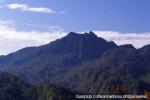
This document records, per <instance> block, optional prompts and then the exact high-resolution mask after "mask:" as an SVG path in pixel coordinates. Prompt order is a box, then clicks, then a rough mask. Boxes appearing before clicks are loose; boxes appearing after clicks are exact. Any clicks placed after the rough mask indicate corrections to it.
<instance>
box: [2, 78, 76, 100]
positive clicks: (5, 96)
mask: <svg viewBox="0 0 150 100" xmlns="http://www.w3.org/2000/svg"><path fill="white" fill-rule="evenodd" d="M0 100H75V92H72V91H70V90H68V89H65V88H62V87H60V86H57V85H53V84H44V85H41V86H33V85H31V84H28V83H26V82H24V81H22V80H20V79H19V78H17V77H15V76H12V75H9V76H2V77H0Z"/></svg>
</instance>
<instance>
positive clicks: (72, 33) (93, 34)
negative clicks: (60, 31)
mask: <svg viewBox="0 0 150 100" xmlns="http://www.w3.org/2000/svg"><path fill="white" fill-rule="evenodd" d="M67 36H68V37H74V36H88V37H97V35H96V34H95V33H94V32H92V31H89V32H85V33H83V34H81V33H76V32H70V33H68V35H67Z"/></svg>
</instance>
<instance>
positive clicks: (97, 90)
mask: <svg viewBox="0 0 150 100" xmlns="http://www.w3.org/2000/svg"><path fill="white" fill-rule="evenodd" d="M0 71H1V72H6V73H10V74H13V75H14V76H17V77H20V78H21V79H22V80H23V81H25V82H27V83H30V84H32V85H34V86H35V85H42V84H45V83H47V82H49V83H52V84H57V85H59V86H62V87H65V88H69V89H71V90H72V91H81V92H85V93H92V94H105V93H107V92H109V91H111V90H112V89H114V88H115V87H116V86H118V85H122V86H124V87H125V88H126V89H127V90H128V93H130V94H141V93H144V91H150V45H147V46H144V47H142V48H140V49H136V48H134V47H133V46H132V45H131V44H126V45H122V46H117V45H116V44H115V43H114V42H112V41H111V42H108V41H106V40H105V39H103V38H100V37H97V36H96V35H95V34H94V33H93V32H92V31H91V32H89V33H84V34H78V33H74V32H70V33H69V34H68V35H67V36H65V37H63V38H62V39H58V40H56V41H53V42H50V43H49V44H46V45H43V46H39V47H28V48H24V49H21V50H19V51H17V52H14V53H11V54H9V55H7V56H0Z"/></svg>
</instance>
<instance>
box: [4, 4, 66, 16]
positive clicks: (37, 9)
mask: <svg viewBox="0 0 150 100" xmlns="http://www.w3.org/2000/svg"><path fill="white" fill-rule="evenodd" d="M6 7H8V8H9V9H12V10H16V9H18V10H21V11H28V12H39V13H50V14H52V13H60V14H64V12H56V11H54V10H52V9H50V8H45V7H30V6H29V5H27V4H19V3H11V4H8V5H6Z"/></svg>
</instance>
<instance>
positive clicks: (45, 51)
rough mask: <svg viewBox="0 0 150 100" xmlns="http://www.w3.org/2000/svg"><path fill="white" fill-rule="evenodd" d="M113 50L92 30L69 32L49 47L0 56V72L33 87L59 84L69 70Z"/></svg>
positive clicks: (33, 48)
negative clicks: (82, 32)
mask: <svg viewBox="0 0 150 100" xmlns="http://www.w3.org/2000/svg"><path fill="white" fill-rule="evenodd" d="M116 47H117V45H116V44H115V43H114V42H107V41H106V40H104V39H103V38H100V37H97V36H96V35H95V34H94V33H93V32H92V31H90V32H89V33H84V34H78V33H74V32H70V33H69V34H68V35H67V36H65V37H63V38H62V39H58V40H56V41H53V42H50V43H49V44H46V45H43V46H39V47H28V48H24V49H21V50H19V51H17V52H14V53H11V54H9V55H7V56H0V71H3V72H7V73H11V74H14V75H16V76H19V77H21V78H22V79H23V80H25V81H28V82H30V83H33V84H39V83H43V82H45V81H48V80H50V81H52V82H56V83H59V81H58V80H59V79H61V78H62V77H63V74H64V73H66V72H67V71H68V70H70V69H71V68H73V67H75V66H77V65H79V64H81V63H82V62H85V61H89V60H94V59H98V58H100V57H101V55H102V54H103V53H104V52H105V51H107V50H109V49H113V48H116Z"/></svg>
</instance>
